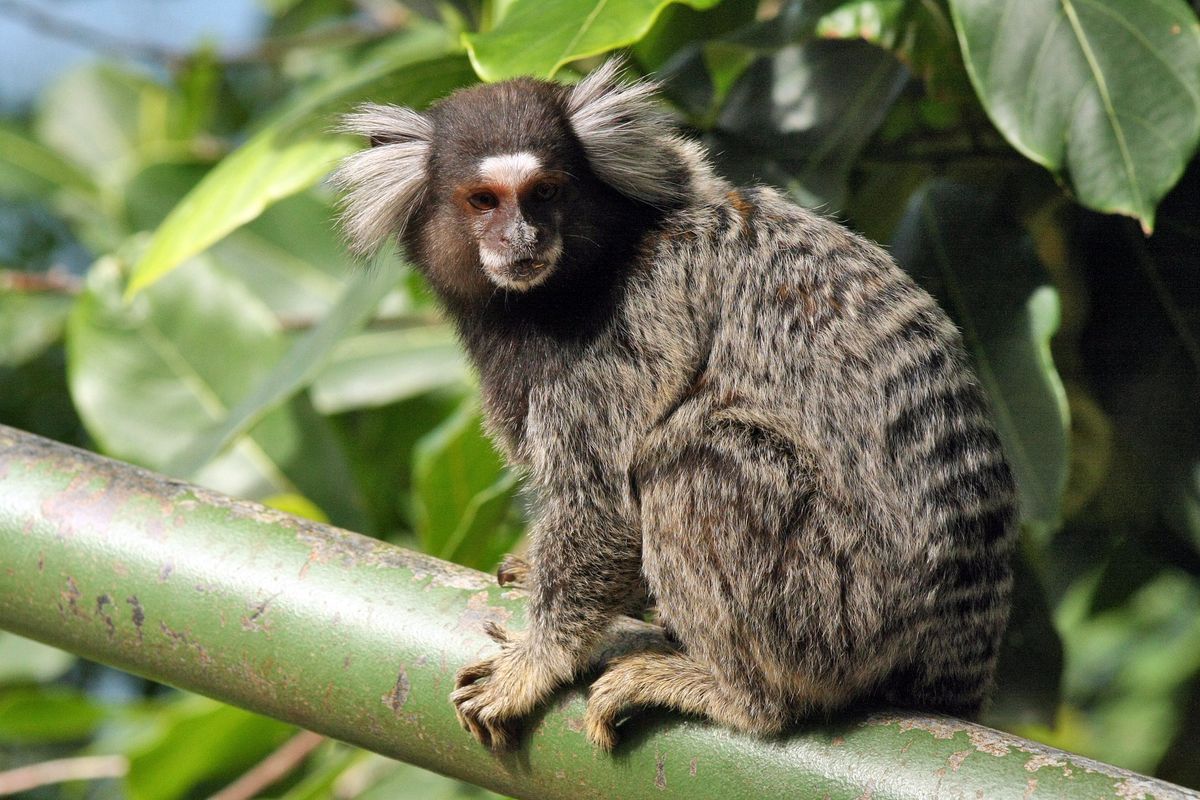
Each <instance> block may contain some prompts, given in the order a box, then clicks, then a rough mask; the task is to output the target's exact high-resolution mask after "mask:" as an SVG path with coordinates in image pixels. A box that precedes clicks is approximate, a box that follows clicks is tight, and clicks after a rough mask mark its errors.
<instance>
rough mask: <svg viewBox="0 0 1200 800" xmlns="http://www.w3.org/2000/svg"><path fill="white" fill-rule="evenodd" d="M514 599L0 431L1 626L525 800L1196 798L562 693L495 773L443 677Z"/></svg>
mask: <svg viewBox="0 0 1200 800" xmlns="http://www.w3.org/2000/svg"><path fill="white" fill-rule="evenodd" d="M524 609H525V602H524V599H523V596H522V595H521V593H519V592H515V591H512V590H504V589H501V588H500V587H498V586H496V585H495V584H494V582H493V581H492V579H491V578H490V577H489V576H486V575H483V574H481V573H479V572H475V571H473V570H468V569H463V568H461V567H457V566H454V565H452V564H448V563H446V562H443V561H438V560H436V559H433V558H429V557H426V556H422V555H419V554H416V553H412V552H409V551H406V550H403V549H400V548H397V547H393V546H391V545H388V544H384V543H382V542H379V541H376V540H374V539H370V538H367V537H364V536H359V535H357V534H354V533H349V532H347V531H343V530H338V529H335V528H331V527H328V526H323V525H318V524H315V523H312V522H307V521H304V520H300V519H296V518H294V517H291V516H288V515H286V514H282V513H278V512H275V511H271V510H268V509H265V508H263V507H261V506H258V505H255V504H253V503H246V502H241V501H237V500H232V499H230V498H228V497H224V496H221V495H218V494H215V493H213V492H210V491H207V490H204V489H200V488H197V487H195V486H191V485H188V484H185V483H181V482H179V481H173V480H170V479H168V478H164V477H162V476H159V475H154V474H152V473H149V472H146V471H144V470H140V469H137V468H134V467H130V466H127V465H124V464H120V463H117V462H114V461H110V460H108V459H104V458H101V457H99V456H96V455H93V454H90V453H86V452H83V451H80V450H75V449H73V448H69V447H65V446H63V445H60V444H56V443H54V442H50V441H47V440H44V439H40V438H38V437H35V436H31V435H29V434H26V433H22V432H19V431H16V430H12V429H10V428H4V427H2V426H0V627H2V628H6V629H8V630H11V631H13V632H16V633H18V634H22V635H24V636H28V637H31V638H34V639H39V640H41V641H43V642H47V643H49V644H52V645H56V646H58V647H61V648H64V649H66V650H70V651H72V652H74V653H78V654H80V655H83V656H86V657H88V658H92V659H95V660H97V661H102V662H104V663H107V664H112V665H113V666H116V667H120V668H121V669H125V670H129V671H130V672H135V673H138V674H141V675H145V676H147V677H150V678H153V679H155V680H159V681H162V682H165V683H169V684H173V685H175V686H179V687H183V688H185V689H190V690H192V691H196V692H200V693H202V694H206V695H209V696H212V697H215V698H218V699H220V700H224V701H226V702H229V703H233V704H234V705H238V706H243V707H245V708H249V709H252V710H254V711H258V712H261V713H263V714H267V715H270V716H272V717H277V718H279V719H283V720H287V721H289V722H293V723H295V724H297V725H301V726H303V727H305V728H309V729H311V730H314V731H319V732H321V733H325V734H328V735H330V736H332V737H335V738H337V739H341V740H343V741H346V742H351V743H353V744H356V745H359V746H361V747H365V748H367V749H369V750H374V751H376V752H378V753H383V754H385V755H388V756H392V757H394V758H398V759H401V760H404V761H407V762H410V763H413V764H417V765H419V766H422V767H427V768H429V769H432V770H435V771H437V772H441V773H444V774H446V775H452V776H454V777H457V778H462V779H464V780H467V781H470V782H472V783H476V784H480V785H483V786H486V787H488V788H490V789H494V790H496V791H498V792H503V793H505V794H509V795H512V796H515V797H523V798H539V799H540V798H564V800H586V799H587V798H617V797H620V798H663V797H685V798H690V800H706V798H714V799H715V800H735V799H736V798H766V797H772V798H774V797H788V798H792V797H795V798H831V800H833V799H834V798H847V800H849V799H850V798H875V799H876V800H884V799H885V798H913V799H914V800H916V799H919V800H928V798H934V797H943V798H957V797H963V798H1022V797H1025V798H1028V797H1034V798H1089V800H1091V799H1094V798H1108V797H1113V798H1160V799H1162V800H1165V799H1166V798H1193V799H1194V798H1198V797H1200V795H1198V794H1196V793H1194V792H1190V791H1188V790H1185V789H1182V788H1180V787H1177V786H1172V785H1170V784H1167V783H1163V782H1161V781H1157V780H1154V779H1151V778H1147V777H1144V776H1141V775H1136V774H1133V773H1130V772H1127V771H1124V770H1121V769H1117V768H1116V767H1111V766H1108V765H1105V764H1100V763H1097V762H1094V761H1091V760H1089V759H1085V758H1082V757H1079V756H1075V755H1071V754H1069V753H1065V752H1062V751H1058V750H1053V749H1051V748H1048V747H1045V746H1043V745H1039V744H1035V743H1033V742H1029V741H1026V740H1023V739H1020V738H1017V737H1014V736H1010V735H1008V734H1004V733H1000V732H997V731H994V730H990V729H988V728H984V727H980V726H978V725H972V724H969V723H966V722H961V721H959V720H954V719H949V718H944V717H934V716H904V715H898V714H876V715H873V716H869V717H866V718H857V719H849V720H842V721H838V722H834V723H826V724H820V725H812V726H808V727H806V728H804V729H803V730H801V731H798V732H796V733H795V734H793V735H792V736H791V737H789V738H787V739H785V740H782V741H771V742H764V741H759V740H755V739H752V738H748V737H744V736H741V735H737V734H734V733H731V732H728V731H725V730H721V729H718V728H714V727H711V726H709V725H706V724H703V723H701V722H698V721H695V720H689V719H682V718H678V717H673V716H665V715H661V716H646V717H638V718H637V719H635V720H632V721H631V722H629V723H627V724H626V725H625V726H623V730H622V735H623V740H622V743H621V744H620V745H619V746H618V748H617V750H616V752H615V754H614V755H612V756H609V755H606V754H604V753H602V752H598V751H596V750H594V749H593V748H592V747H591V745H589V744H588V742H587V741H586V740H585V739H584V737H583V735H582V734H581V733H580V732H579V731H580V727H581V718H582V714H583V707H584V699H585V697H584V692H583V691H582V690H580V689H578V688H575V689H570V690H567V691H564V692H562V693H561V694H560V695H559V696H558V697H557V698H556V699H555V701H554V702H552V703H551V704H550V707H549V708H548V709H547V710H546V711H545V712H544V713H543V714H541V715H540V716H538V717H537V718H536V719H533V720H530V722H529V724H528V725H527V729H528V730H529V734H528V735H527V737H526V739H525V740H524V742H523V745H522V747H521V749H520V750H519V751H518V752H516V753H513V754H511V755H507V756H501V757H496V756H493V755H492V754H491V753H489V752H488V751H486V750H484V749H483V748H482V747H480V746H479V745H477V744H476V743H475V742H474V741H473V740H472V739H471V738H470V737H469V736H468V735H467V734H466V733H465V732H463V731H462V730H461V729H460V728H459V726H458V723H457V722H456V720H455V717H454V713H453V711H452V710H451V707H450V704H449V702H448V701H447V695H448V694H449V692H450V689H451V685H452V681H453V676H454V672H455V670H456V669H457V668H458V667H460V666H461V665H463V664H465V663H467V662H469V661H471V660H473V659H475V658H477V657H478V656H480V655H483V654H485V653H487V652H489V651H490V649H491V648H492V647H493V645H492V644H490V642H489V641H488V639H487V638H486V637H485V636H484V635H483V633H482V632H481V626H482V624H483V623H484V622H485V621H487V620H495V621H496V622H500V623H503V624H505V625H512V626H514V627H515V628H520V627H522V626H523V625H524V621H525V610H524Z"/></svg>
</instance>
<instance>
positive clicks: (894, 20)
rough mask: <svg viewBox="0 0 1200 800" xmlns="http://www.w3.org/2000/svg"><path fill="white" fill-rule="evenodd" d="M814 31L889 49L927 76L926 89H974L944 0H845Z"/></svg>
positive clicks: (963, 92)
mask: <svg viewBox="0 0 1200 800" xmlns="http://www.w3.org/2000/svg"><path fill="white" fill-rule="evenodd" d="M814 33H815V35H817V36H819V37H822V38H835V39H863V40H865V41H868V42H871V43H872V44H876V45H879V46H880V47H883V48H886V49H887V50H890V51H891V52H893V53H895V54H896V57H897V58H899V59H900V61H901V62H902V63H903V64H904V65H905V66H906V67H908V68H909V69H910V70H911V71H912V72H913V73H914V74H915V75H917V76H919V77H920V78H921V79H922V80H923V81H924V82H925V89H926V92H927V93H928V95H931V96H933V97H939V98H942V99H946V100H949V99H957V98H959V97H965V96H969V95H972V94H973V92H972V90H971V85H970V80H969V79H968V78H967V74H966V71H965V70H964V69H963V64H962V58H961V56H960V55H959V50H958V41H957V39H956V37H955V35H954V24H953V23H952V22H951V20H950V12H949V10H948V9H947V8H946V7H945V5H944V3H941V2H928V3H912V2H908V0H848V2H846V3H844V4H842V5H840V6H838V7H837V8H835V9H833V10H832V11H830V12H829V13H828V14H826V15H825V16H824V17H822V18H821V19H820V20H819V21H818V22H817V23H816V26H815V30H814ZM925 99H926V100H931V99H932V97H929V96H927V97H926V98H925Z"/></svg>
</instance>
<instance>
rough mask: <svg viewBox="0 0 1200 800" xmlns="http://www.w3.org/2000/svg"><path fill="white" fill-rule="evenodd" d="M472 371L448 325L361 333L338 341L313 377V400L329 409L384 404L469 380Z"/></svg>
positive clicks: (320, 408) (331, 411) (328, 411)
mask: <svg viewBox="0 0 1200 800" xmlns="http://www.w3.org/2000/svg"><path fill="white" fill-rule="evenodd" d="M468 375H469V373H468V371H467V365H466V360H465V359H464V357H463V353H462V348H461V347H460V346H459V345H458V342H457V340H456V339H455V337H454V334H453V332H452V331H451V330H450V328H449V326H446V325H434V326H422V327H420V328H408V329H403V330H395V331H375V332H371V333H363V334H359V335H358V336H353V337H351V338H348V339H345V340H344V341H342V342H340V343H339V344H338V347H337V349H336V350H335V351H334V354H333V357H332V358H331V359H330V361H329V363H328V364H327V365H326V366H325V368H324V369H323V370H322V371H321V374H320V375H319V376H318V377H317V379H316V380H315V381H314V382H313V386H312V398H313V405H314V406H315V407H316V408H317V410H318V411H321V412H322V413H325V414H336V413H340V412H343V411H349V410H351V409H355V408H370V407H374V406H382V405H386V404H388V403H394V402H396V401H398V400H405V399H408V398H410V397H413V396H415V395H418V394H422V393H424V392H428V391H430V390H433V389H440V388H444V387H449V386H461V385H465V384H466V382H467V380H468Z"/></svg>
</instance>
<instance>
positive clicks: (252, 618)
mask: <svg viewBox="0 0 1200 800" xmlns="http://www.w3.org/2000/svg"><path fill="white" fill-rule="evenodd" d="M279 595H280V592H276V593H275V594H273V595H271V596H270V597H268V598H266V599H265V600H263V601H262V602H259V603H256V604H255V605H254V606H253V607H252V608H251V611H250V613H249V614H247V615H246V616H244V617H242V630H244V631H250V632H253V633H266V632H269V631H270V628H271V621H270V620H269V619H267V618H266V615H267V609H268V608H269V607H270V605H271V603H272V602H273V601H274V600H275V598H276V597H279Z"/></svg>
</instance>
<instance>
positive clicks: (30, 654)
mask: <svg viewBox="0 0 1200 800" xmlns="http://www.w3.org/2000/svg"><path fill="white" fill-rule="evenodd" d="M74 663H75V656H73V655H72V654H70V653H67V652H65V651H63V650H59V649H58V648H57V647H51V646H50V645H46V644H42V643H41V642H35V641H33V640H32V639H26V638H24V637H21V636H17V635H16V634H15V633H5V632H3V631H0V686H2V685H3V684H6V683H45V682H47V681H52V680H54V679H55V678H57V677H59V676H60V675H62V674H63V673H64V672H66V671H67V670H68V669H70V668H71V665H72V664H74Z"/></svg>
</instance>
